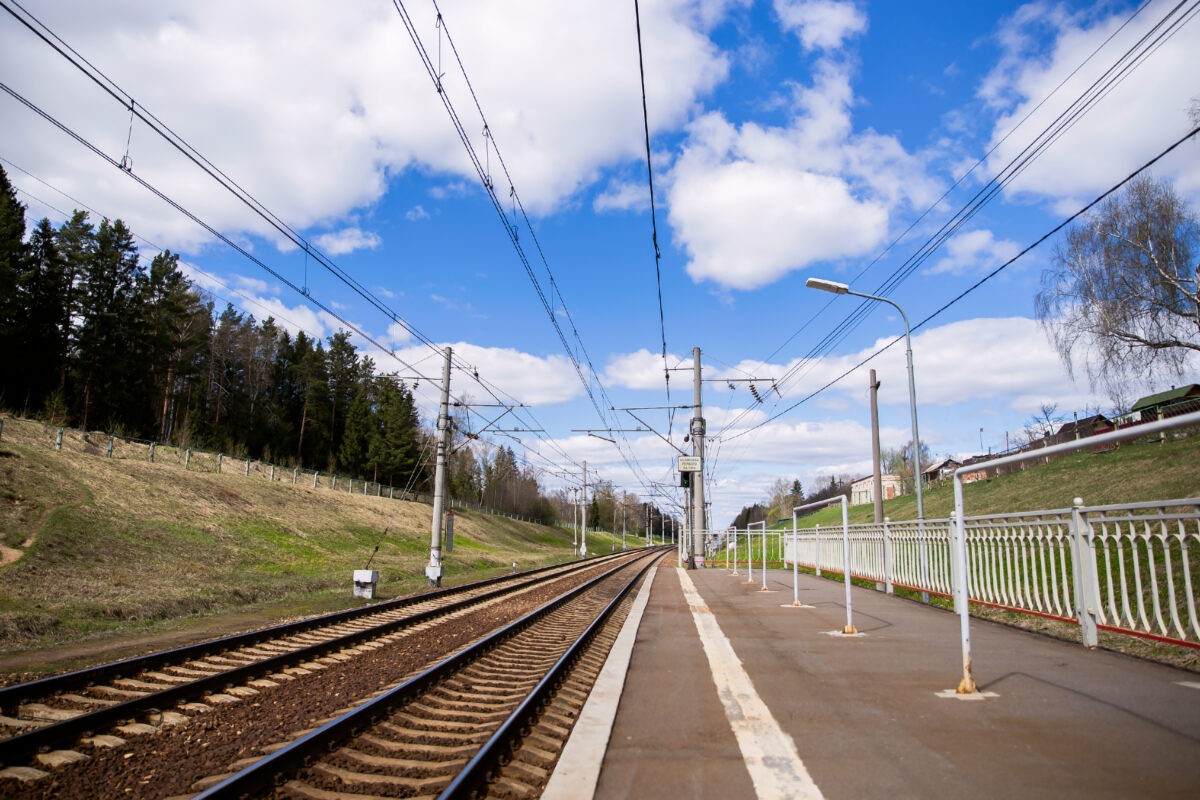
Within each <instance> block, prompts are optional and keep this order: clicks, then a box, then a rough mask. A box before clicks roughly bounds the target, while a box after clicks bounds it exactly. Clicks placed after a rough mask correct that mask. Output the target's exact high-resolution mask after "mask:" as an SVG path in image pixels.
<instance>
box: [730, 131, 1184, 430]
mask: <svg viewBox="0 0 1200 800" xmlns="http://www.w3.org/2000/svg"><path fill="white" fill-rule="evenodd" d="M1197 133H1200V126H1197V127H1195V128H1192V130H1191V131H1189V132H1188V133H1186V134H1184V135H1183V136H1182V137H1181V138H1179V139H1177V140H1176V141H1175V142H1174V143H1173V144H1171V145H1170V146H1168V147H1167V148H1166V149H1165V150H1163V151H1162V152H1160V153H1159V154H1158V155H1156V156H1155V157H1154V158H1152V159H1150V160H1149V161H1147V162H1146V163H1145V164H1143V165H1142V166H1140V167H1138V168H1137V169H1136V170H1134V171H1133V172H1131V173H1130V174H1129V175H1127V176H1125V178H1123V179H1122V180H1121V181H1120V182H1118V183H1116V184H1114V185H1113V186H1112V187H1110V188H1109V189H1108V190H1106V191H1105V192H1103V193H1101V194H1099V195H1097V196H1096V197H1095V198H1093V199H1092V201H1091V202H1089V203H1088V204H1087V205H1085V206H1083V207H1082V208H1080V209H1079V210H1078V211H1076V212H1075V213H1074V214H1072V215H1071V216H1069V217H1067V218H1066V219H1064V220H1062V221H1061V222H1059V223H1058V224H1057V225H1055V226H1054V227H1053V228H1051V229H1050V230H1048V231H1047V232H1046V233H1044V234H1042V235H1041V236H1040V237H1038V238H1037V240H1035V241H1034V242H1033V243H1032V244H1029V245H1027V246H1026V247H1025V248H1024V249H1022V250H1021V252H1019V253H1017V254H1016V255H1015V256H1013V257H1012V258H1010V259H1008V260H1007V261H1005V262H1004V263H1003V264H1001V265H1000V266H998V267H996V268H995V269H993V270H992V271H991V272H989V273H988V274H987V275H984V276H983V277H982V278H980V279H979V280H978V281H976V282H975V283H973V284H971V285H970V286H969V287H967V288H966V289H964V290H963V291H962V292H960V293H959V294H958V295H956V296H955V297H954V298H953V299H951V300H950V301H948V302H947V303H945V304H944V305H943V306H942V307H941V308H939V309H937V310H936V311H934V312H933V313H932V314H930V315H929V316H927V317H925V318H924V319H922V320H921V321H920V322H918V323H917V324H915V325H913V326H912V330H914V331H915V330H918V329H919V328H921V327H923V326H924V325H926V324H927V323H929V322H931V321H933V320H934V319H936V318H937V317H938V316H940V315H941V314H942V313H943V312H944V311H946V310H948V309H949V308H950V307H951V306H953V305H955V304H956V303H958V301H960V300H962V299H963V298H964V297H966V296H967V295H969V294H970V293H971V292H973V291H975V290H976V289H978V288H979V287H980V286H982V285H983V284H985V283H987V282H988V281H990V280H991V279H992V278H994V277H996V276H997V275H999V274H1000V273H1001V272H1003V271H1004V270H1005V269H1007V268H1008V267H1010V266H1012V265H1013V264H1015V263H1016V262H1017V261H1018V260H1020V259H1021V258H1022V257H1024V256H1025V255H1027V254H1028V253H1029V252H1031V251H1032V250H1034V249H1035V248H1036V247H1038V246H1039V245H1041V244H1042V243H1044V242H1045V241H1046V240H1047V239H1049V238H1050V237H1051V236H1054V235H1055V234H1056V233H1058V232H1059V231H1061V230H1062V229H1063V228H1065V227H1066V226H1067V225H1070V224H1071V223H1072V222H1074V221H1075V220H1076V219H1078V218H1079V217H1081V216H1083V215H1084V214H1086V213H1087V212H1088V211H1090V210H1091V209H1092V208H1094V207H1095V206H1096V204H1097V203H1100V202H1101V201H1103V200H1104V199H1105V198H1106V197H1108V196H1109V195H1111V194H1113V193H1114V192H1116V191H1118V190H1119V189H1120V188H1121V187H1122V186H1124V185H1125V184H1127V183H1129V182H1130V181H1131V180H1133V179H1134V178H1136V177H1137V176H1138V175H1140V174H1142V173H1143V172H1145V171H1146V170H1148V169H1149V168H1150V167H1152V166H1154V165H1155V164H1156V163H1158V161H1159V160H1161V159H1162V158H1164V157H1166V156H1167V155H1168V154H1169V153H1171V152H1172V151H1173V150H1175V148H1177V147H1179V146H1180V145H1181V144H1183V143H1184V142H1186V141H1187V140H1188V139H1191V138H1192V137H1193V136H1195V135H1196V134H1197ZM903 338H904V337H901V336H898V337H896V338H895V339H893V340H892V341H890V342H888V343H887V344H886V345H884V346H883V347H881V348H879V349H878V350H876V351H875V352H873V353H871V354H870V355H868V356H867V357H865V358H863V359H862V360H861V361H859V362H858V363H857V364H855V365H854V366H852V367H850V369H848V370H846V371H845V372H843V373H842V374H841V375H838V376H837V377H836V378H834V379H833V380H831V381H829V382H828V383H826V384H825V385H824V386H822V387H821V388H819V389H817V390H815V391H813V392H810V393H809V394H807V395H805V396H804V397H803V398H801V399H800V400H798V401H797V402H795V403H793V404H792V405H790V406H788V407H787V408H785V409H784V410H783V411H780V412H779V413H777V414H774V415H773V416H771V417H768V418H767V419H765V420H763V421H762V422H760V423H758V424H757V425H755V426H753V427H750V428H747V429H746V430H744V431H740V432H738V433H736V434H733V435H732V436H725V437H723V440H724V441H726V442H730V441H733V440H734V439H739V438H741V437H742V436H745V435H746V434H748V433H752V432H753V431H756V430H758V429H759V428H761V427H763V426H764V425H766V424H767V423H769V422H773V421H774V420H776V419H779V417H781V416H783V415H784V414H786V413H788V412H790V411H792V410H793V409H796V408H798V407H799V406H801V405H803V404H804V403H807V402H808V401H809V400H811V399H812V398H814V397H816V396H817V395H818V394H820V393H821V392H823V391H825V390H826V389H828V388H830V387H831V386H833V385H834V384H836V383H839V382H840V381H841V380H843V379H844V378H846V377H847V376H848V375H850V374H851V373H853V372H854V371H855V370H856V369H858V368H859V367H861V366H863V365H864V364H866V363H867V362H869V361H870V360H871V359H873V358H875V356H877V355H879V354H880V353H883V352H884V351H885V350H887V349H889V348H890V347H892V345H894V344H896V343H897V342H899V341H901V340H902V339H903Z"/></svg>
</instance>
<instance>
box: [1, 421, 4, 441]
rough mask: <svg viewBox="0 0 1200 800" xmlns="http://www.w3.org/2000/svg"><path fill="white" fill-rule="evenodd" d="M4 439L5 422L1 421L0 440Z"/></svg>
mask: <svg viewBox="0 0 1200 800" xmlns="http://www.w3.org/2000/svg"><path fill="white" fill-rule="evenodd" d="M3 438H4V420H2V419H0V439H3Z"/></svg>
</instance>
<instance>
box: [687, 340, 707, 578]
mask: <svg viewBox="0 0 1200 800" xmlns="http://www.w3.org/2000/svg"><path fill="white" fill-rule="evenodd" d="M700 386H701V383H700V348H699V347H693V348H692V392H693V394H694V395H695V399H694V405H695V410H694V412H693V415H692V426H691V431H690V433H691V435H692V455H694V456H699V457H700V470H699V471H698V472H694V473H692V544H691V558H690V559H689V561H688V567H689V568H692V569H695V568H701V567H703V566H704V531H705V530H706V529H707V528H708V525H706V524H705V519H704V434H705V430H704V415H703V411H702V399H701V395H700Z"/></svg>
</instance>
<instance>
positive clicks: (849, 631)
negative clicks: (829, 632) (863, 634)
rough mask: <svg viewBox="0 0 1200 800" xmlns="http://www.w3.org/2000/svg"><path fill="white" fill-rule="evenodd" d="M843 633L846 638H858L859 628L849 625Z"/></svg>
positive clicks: (843, 629)
mask: <svg viewBox="0 0 1200 800" xmlns="http://www.w3.org/2000/svg"><path fill="white" fill-rule="evenodd" d="M842 633H843V634H845V635H846V636H857V635H858V628H856V627H854V626H853V625H847V626H845V627H844V628H842Z"/></svg>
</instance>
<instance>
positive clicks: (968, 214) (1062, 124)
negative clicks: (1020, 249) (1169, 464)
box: [717, 0, 1200, 436]
mask: <svg viewBox="0 0 1200 800" xmlns="http://www.w3.org/2000/svg"><path fill="white" fill-rule="evenodd" d="M1189 3H1190V7H1188V8H1184V7H1185V6H1188V5H1189ZM1147 5H1149V2H1146V3H1143V4H1142V5H1141V6H1139V7H1138V8H1137V9H1135V10H1134V11H1133V13H1132V14H1131V15H1130V16H1129V17H1128V18H1127V19H1125V20H1124V21H1123V22H1122V24H1121V25H1120V26H1119V27H1118V28H1117V29H1116V30H1114V31H1113V33H1112V34H1110V35H1109V36H1108V37H1107V38H1106V39H1105V40H1104V41H1103V42H1102V43H1101V44H1099V45H1098V46H1097V47H1096V48H1094V49H1093V50H1092V52H1091V53H1090V54H1089V55H1088V56H1087V58H1085V59H1084V61H1083V62H1081V63H1080V64H1079V65H1078V66H1077V67H1076V68H1075V69H1074V70H1072V72H1071V73H1070V74H1069V75H1067V76H1066V77H1065V78H1063V79H1062V80H1061V81H1060V82H1059V84H1058V85H1057V86H1056V87H1055V88H1054V89H1053V90H1052V91H1051V92H1050V93H1049V94H1047V96H1046V97H1044V98H1043V99H1042V100H1041V101H1040V102H1039V103H1038V104H1037V105H1036V106H1034V108H1032V109H1030V110H1029V111H1028V112H1027V113H1026V114H1025V115H1024V117H1023V118H1022V119H1021V121H1020V122H1019V123H1018V124H1017V125H1016V126H1014V127H1013V128H1012V129H1010V130H1009V131H1008V132H1007V133H1006V134H1005V136H1004V137H1002V138H1001V139H1000V140H999V141H997V142H996V143H995V144H994V145H993V146H992V147H991V148H990V149H989V150H988V151H987V153H985V154H984V156H982V157H981V158H980V159H978V160H977V161H976V162H975V164H974V165H973V166H972V167H971V168H970V169H969V170H968V171H967V172H966V173H964V175H962V176H960V177H959V179H958V180H957V181H956V182H955V184H954V185H953V186H952V187H951V188H950V189H949V190H947V191H946V192H945V193H943V194H942V196H941V197H940V198H939V199H938V200H937V201H935V202H934V204H933V205H931V206H930V207H929V208H928V209H926V211H925V212H923V213H922V215H921V217H920V218H918V222H919V221H920V220H921V219H924V217H925V216H926V215H928V214H929V213H930V211H932V210H933V209H934V208H935V207H936V206H937V205H938V204H939V203H940V202H941V201H942V200H944V199H945V197H947V196H948V195H949V193H950V191H952V190H953V189H954V188H956V187H957V186H958V185H959V184H961V183H962V181H963V180H964V179H965V177H966V176H967V175H968V174H970V173H971V172H973V171H974V170H975V169H977V168H978V167H979V166H980V165H981V164H982V163H983V162H984V161H985V160H986V159H987V158H988V157H990V156H991V155H992V153H994V152H995V151H996V150H997V149H998V148H999V147H1000V145H1001V144H1003V142H1004V141H1006V140H1007V139H1008V138H1009V137H1010V136H1012V135H1013V133H1015V131H1016V130H1017V129H1018V128H1019V127H1020V126H1021V125H1022V124H1024V123H1025V122H1026V121H1028V120H1029V119H1030V118H1031V117H1032V116H1033V114H1034V113H1036V111H1037V110H1039V109H1040V108H1041V107H1042V106H1043V105H1044V104H1045V103H1046V102H1047V101H1048V100H1049V99H1050V97H1051V96H1053V95H1054V94H1055V93H1057V92H1058V91H1059V90H1060V89H1061V88H1062V87H1063V86H1065V85H1066V83H1067V82H1068V81H1069V80H1070V79H1071V78H1072V77H1073V76H1074V75H1075V74H1077V73H1078V71H1079V70H1080V69H1082V67H1083V66H1084V65H1085V64H1086V63H1088V62H1089V61H1091V59H1092V58H1094V57H1095V56H1096V55H1097V53H1099V52H1100V50H1101V49H1102V48H1103V47H1104V46H1106V45H1107V44H1108V43H1109V42H1111V41H1112V40H1113V39H1114V38H1115V37H1116V36H1117V34H1118V33H1120V32H1121V31H1122V30H1124V29H1125V27H1126V26H1127V25H1128V24H1129V23H1130V22H1131V21H1132V20H1133V19H1134V18H1135V17H1137V15H1138V14H1139V13H1140V12H1141V11H1142V10H1143V9H1145V8H1146V6H1147ZM1198 11H1200V0H1181V2H1178V3H1177V4H1176V5H1175V6H1173V7H1172V8H1171V9H1170V10H1169V11H1168V12H1166V14H1164V15H1163V17H1161V18H1160V19H1159V20H1158V21H1157V22H1156V23H1154V24H1153V25H1152V26H1151V28H1150V29H1149V30H1148V31H1147V32H1146V33H1144V34H1143V35H1142V36H1141V37H1139V38H1138V40H1137V41H1136V42H1135V43H1134V44H1133V45H1131V46H1130V47H1128V48H1127V49H1126V50H1125V51H1124V52H1123V53H1122V54H1121V55H1120V56H1119V57H1118V58H1117V59H1116V60H1115V61H1114V62H1113V63H1112V64H1111V65H1109V67H1108V68H1107V69H1105V70H1104V72H1103V73H1102V74H1101V76H1100V77H1098V78H1096V79H1095V80H1094V81H1093V82H1092V83H1091V84H1090V85H1089V86H1088V87H1087V89H1085V90H1084V91H1083V92H1082V93H1081V94H1080V95H1079V96H1077V97H1076V98H1075V99H1074V100H1073V101H1072V102H1071V103H1070V104H1069V105H1068V106H1067V108H1066V109H1064V110H1063V111H1062V112H1060V113H1059V114H1058V116H1057V117H1056V118H1055V119H1054V120H1053V121H1051V122H1050V123H1049V124H1048V125H1047V126H1046V127H1045V128H1043V129H1042V131H1041V132H1040V133H1039V134H1038V135H1037V136H1035V137H1034V138H1033V139H1032V140H1031V141H1030V143H1029V144H1028V145H1026V146H1025V147H1024V148H1023V149H1022V150H1021V151H1020V152H1019V153H1018V154H1017V156H1015V157H1014V158H1013V159H1011V160H1010V161H1009V162H1008V163H1007V164H1006V165H1005V166H1004V167H1003V168H1001V169H1000V170H999V171H998V172H997V174H996V175H995V176H993V177H992V178H991V179H989V180H988V181H987V182H986V183H985V184H984V185H983V186H982V187H981V188H980V189H979V190H978V191H977V192H976V193H975V195H974V196H973V197H972V198H971V199H970V200H969V201H968V202H967V203H966V204H965V205H964V206H962V207H961V208H960V209H959V210H958V211H956V212H955V214H954V215H952V216H951V217H950V218H949V219H948V220H947V221H946V222H945V223H943V224H942V225H941V226H940V227H939V228H938V230H937V231H936V232H935V233H934V234H932V235H931V236H930V237H929V238H928V239H926V240H925V242H923V243H922V244H921V245H920V246H919V247H918V248H917V250H916V251H915V252H914V253H913V254H912V255H910V256H909V257H908V258H907V259H906V260H905V261H904V262H903V263H902V264H901V265H900V266H899V267H897V268H896V269H895V270H894V271H893V272H892V273H891V274H890V275H889V276H888V278H886V279H885V280H884V281H883V282H882V283H881V284H880V285H879V286H878V287H877V288H875V289H874V290H873V291H872V292H871V294H876V295H879V296H883V297H887V296H889V295H890V294H891V293H892V292H893V291H894V290H895V289H896V288H897V287H898V286H899V285H900V284H901V283H902V282H903V281H904V280H905V279H907V278H908V277H909V276H910V275H911V274H912V273H913V272H914V271H915V270H916V269H918V268H919V267H920V266H922V265H923V264H924V263H925V262H926V261H927V260H928V259H929V258H930V257H931V256H932V255H933V253H934V252H936V251H937V250H938V249H939V248H940V247H941V245H942V244H944V243H945V242H946V241H947V240H948V239H949V238H951V237H952V236H953V235H954V234H955V233H957V232H958V231H959V230H960V229H961V228H962V227H963V226H964V225H965V224H966V223H967V222H968V221H970V220H971V219H972V218H974V217H975V216H976V215H977V214H978V213H979V211H980V210H981V209H982V208H983V207H984V206H985V205H986V204H987V203H989V202H990V201H991V200H992V199H994V198H995V197H996V196H997V195H998V194H999V193H1000V192H1001V191H1002V190H1003V189H1004V188H1005V187H1007V186H1008V185H1009V184H1010V183H1011V182H1012V181H1013V180H1014V179H1015V178H1017V177H1018V176H1020V175H1021V174H1022V173H1023V172H1024V171H1025V170H1026V169H1027V168H1028V167H1029V166H1030V165H1031V164H1032V163H1033V161H1034V160H1035V159H1036V158H1037V157H1038V156H1040V155H1041V153H1042V152H1044V151H1045V150H1046V149H1047V148H1048V147H1049V146H1050V145H1052V144H1053V143H1054V142H1055V141H1057V140H1058V139H1059V138H1061V136H1062V135H1063V134H1065V133H1066V131H1068V130H1070V128H1071V127H1073V126H1074V125H1075V124H1076V123H1077V122H1078V121H1079V119H1081V118H1082V116H1083V115H1084V114H1086V113H1087V112H1088V111H1090V110H1091V109H1092V108H1093V107H1094V106H1095V105H1096V104H1097V103H1098V102H1099V101H1100V100H1102V99H1103V98H1104V97H1105V96H1107V94H1108V93H1110V92H1111V91H1112V90H1113V89H1114V88H1115V87H1116V86H1117V85H1119V84H1120V83H1121V82H1122V81H1124V80H1125V79H1126V78H1127V77H1128V76H1129V74H1130V73H1131V71H1132V70H1133V69H1134V68H1136V66H1138V65H1139V64H1140V63H1142V61H1144V60H1145V59H1146V58H1147V57H1149V55H1150V54H1152V53H1153V52H1154V51H1155V50H1156V49H1157V48H1159V47H1161V46H1162V44H1163V43H1164V42H1165V41H1167V40H1168V39H1169V38H1171V37H1172V36H1174V35H1175V34H1176V33H1178V31H1179V30H1180V28H1181V27H1182V26H1183V25H1185V24H1187V23H1188V22H1190V21H1191V20H1192V19H1193V18H1194V17H1195V16H1196V14H1197V12H1198ZM915 225H916V223H913V224H912V225H910V226H909V227H908V228H907V229H906V230H905V231H904V233H902V234H901V235H900V236H899V237H897V238H896V239H894V240H893V241H892V242H891V243H890V244H889V245H888V246H887V247H886V248H885V249H884V251H883V252H881V253H880V254H879V255H878V256H876V257H875V258H874V259H873V260H872V261H871V262H870V264H868V265H867V266H866V267H865V268H864V269H863V270H862V271H860V272H859V273H858V275H857V276H856V277H855V278H853V279H852V280H851V283H853V282H854V281H855V280H858V278H861V277H862V276H863V275H864V274H866V272H867V271H869V270H870V269H871V268H872V267H873V266H874V265H875V264H877V263H878V262H879V260H880V259H881V258H882V256H883V255H884V254H885V253H886V252H888V251H889V250H890V249H891V248H892V247H894V246H895V245H896V244H897V243H898V242H899V241H900V239H902V238H903V237H904V236H906V235H907V234H908V233H909V232H910V231H911V230H912V229H913V228H914V227H915ZM831 302H832V301H829V302H826V303H825V305H824V306H822V307H821V309H819V310H818V312H817V314H815V315H814V316H813V317H811V318H810V319H809V320H807V321H806V322H805V323H804V325H802V326H801V328H800V329H799V330H798V331H796V332H795V333H793V334H792V335H791V336H790V337H789V338H788V340H787V341H788V342H790V341H791V340H792V339H794V338H795V336H796V335H798V334H799V333H800V331H802V330H804V329H805V328H806V327H808V326H809V325H810V324H812V322H814V321H815V320H816V318H817V317H818V316H819V315H820V314H821V313H822V312H824V311H825V310H826V309H827V308H829V307H830V304H831ZM876 305H878V304H876V303H873V302H871V301H869V300H860V301H859V302H858V304H857V305H856V306H855V308H854V309H852V310H851V311H850V312H849V313H848V314H847V316H846V317H844V318H843V319H842V320H841V321H840V322H839V323H838V324H837V325H836V326H835V327H834V328H833V329H832V330H831V331H830V332H828V333H827V334H825V336H823V337H822V338H821V339H820V340H819V341H818V342H817V343H816V344H814V345H813V346H812V347H811V348H809V350H808V351H807V352H806V354H805V355H803V356H802V357H800V358H799V359H797V360H796V362H795V363H794V364H793V365H792V367H791V368H789V369H788V370H787V371H786V372H785V373H784V375H783V376H782V377H781V378H780V379H779V381H778V385H779V386H781V387H782V386H785V385H786V384H787V383H789V382H792V381H794V380H795V379H798V378H799V377H801V376H802V375H804V374H807V371H808V369H811V368H812V367H813V365H814V363H815V359H816V358H818V357H819V356H821V355H823V354H826V353H828V352H831V351H832V349H833V348H834V347H836V346H837V345H838V344H839V343H840V342H842V341H844V340H845V338H846V337H847V336H848V335H849V333H850V332H851V331H852V330H853V329H854V328H856V327H857V326H858V325H859V324H860V323H861V322H862V320H863V319H864V318H865V317H866V316H867V315H868V314H869V313H871V312H872V311H874V309H875V306H876ZM785 344H786V342H785ZM782 347H783V345H781V346H780V347H779V348H776V350H775V351H774V352H773V353H772V354H771V355H770V356H768V357H767V359H768V360H769V359H770V358H772V357H773V356H774V355H775V354H776V353H778V352H779V350H781V349H782ZM806 368H807V369H806ZM780 404H781V403H775V404H773V407H774V408H778V406H779V405H780ZM751 408H753V407H752V406H751V407H748V408H746V409H743V411H742V412H741V413H740V414H739V415H737V417H735V418H734V419H733V420H731V421H730V422H729V423H727V424H726V425H725V426H724V427H723V428H722V430H721V431H719V432H718V433H717V435H718V436H720V435H721V434H723V433H724V431H726V430H729V429H731V428H733V427H734V426H736V425H737V424H738V423H739V422H741V420H742V419H744V418H745V416H746V414H747V413H749V411H750V409H751ZM774 418H775V417H772V419H774Z"/></svg>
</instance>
